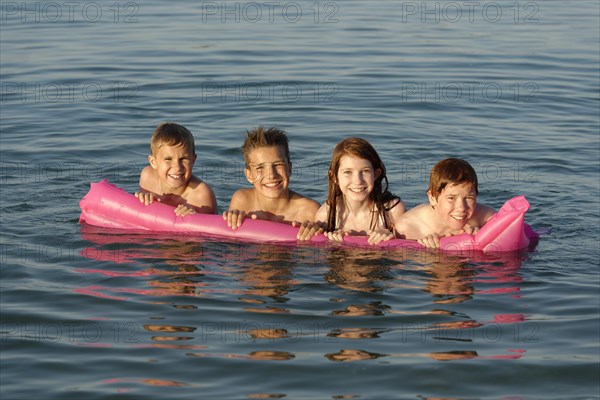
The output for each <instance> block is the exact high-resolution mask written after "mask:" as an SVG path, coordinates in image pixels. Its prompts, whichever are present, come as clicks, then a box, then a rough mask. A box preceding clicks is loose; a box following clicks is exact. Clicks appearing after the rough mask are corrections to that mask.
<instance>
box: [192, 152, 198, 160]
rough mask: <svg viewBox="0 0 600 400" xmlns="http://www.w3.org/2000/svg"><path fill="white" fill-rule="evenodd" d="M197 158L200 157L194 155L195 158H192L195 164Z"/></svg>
mask: <svg viewBox="0 0 600 400" xmlns="http://www.w3.org/2000/svg"><path fill="white" fill-rule="evenodd" d="M197 158H198V155H197V154H196V153H194V155H193V157H192V160H193V162H196V159H197Z"/></svg>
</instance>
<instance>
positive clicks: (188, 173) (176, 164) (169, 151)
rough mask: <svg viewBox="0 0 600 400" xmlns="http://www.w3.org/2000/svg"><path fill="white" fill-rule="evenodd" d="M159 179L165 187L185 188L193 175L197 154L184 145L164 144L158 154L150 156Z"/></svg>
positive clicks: (151, 163) (149, 159)
mask: <svg viewBox="0 0 600 400" xmlns="http://www.w3.org/2000/svg"><path fill="white" fill-rule="evenodd" d="M148 161H150V165H151V166H152V168H154V170H155V171H156V173H157V175H158V180H159V181H160V183H161V185H162V186H163V187H164V188H165V189H180V188H185V186H186V185H187V183H188V182H189V180H190V178H191V177H192V168H193V167H194V162H195V161H196V155H195V154H193V153H192V152H190V151H189V150H188V149H186V148H185V147H184V146H183V145H177V146H167V145H162V146H160V147H159V148H158V150H157V151H156V154H153V155H150V156H148Z"/></svg>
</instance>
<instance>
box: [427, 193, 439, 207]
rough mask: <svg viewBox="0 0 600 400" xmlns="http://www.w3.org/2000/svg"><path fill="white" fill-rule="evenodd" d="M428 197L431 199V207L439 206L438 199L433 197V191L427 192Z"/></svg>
mask: <svg viewBox="0 0 600 400" xmlns="http://www.w3.org/2000/svg"><path fill="white" fill-rule="evenodd" d="M427 197H428V198H429V204H431V207H433V208H435V206H437V199H436V198H435V197H433V195H432V194H431V190H428V191H427Z"/></svg>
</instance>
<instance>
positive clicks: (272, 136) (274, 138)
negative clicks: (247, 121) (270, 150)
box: [242, 125, 291, 167]
mask: <svg viewBox="0 0 600 400" xmlns="http://www.w3.org/2000/svg"><path fill="white" fill-rule="evenodd" d="M273 146H281V147H282V148H283V151H284V152H285V158H286V161H287V163H288V164H289V163H290V162H291V160H290V149H289V146H288V138H287V135H286V134H285V131H283V130H281V129H279V128H276V127H271V128H265V127H264V126H262V125H260V126H259V127H257V128H254V129H252V130H250V131H246V140H244V144H243V145H242V155H243V156H244V162H245V163H246V167H247V166H248V163H249V162H250V152H252V150H255V149H258V148H261V147H273Z"/></svg>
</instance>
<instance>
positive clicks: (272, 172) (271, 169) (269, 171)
mask: <svg viewBox="0 0 600 400" xmlns="http://www.w3.org/2000/svg"><path fill="white" fill-rule="evenodd" d="M267 174H268V178H272V177H274V176H277V175H278V173H277V168H275V165H269V166H268V168H267Z"/></svg>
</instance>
